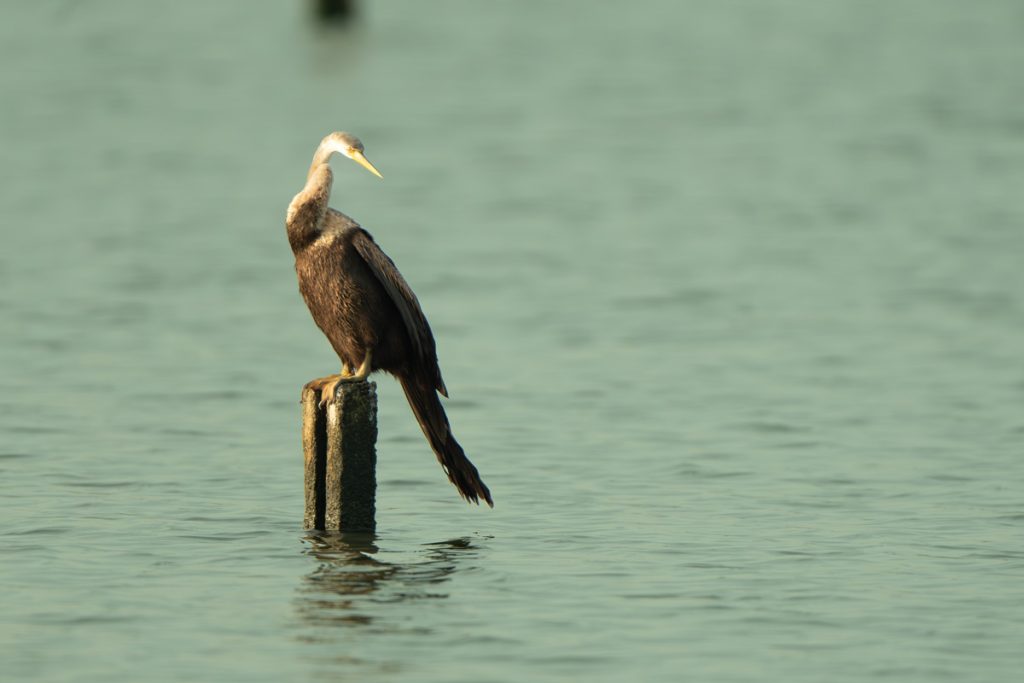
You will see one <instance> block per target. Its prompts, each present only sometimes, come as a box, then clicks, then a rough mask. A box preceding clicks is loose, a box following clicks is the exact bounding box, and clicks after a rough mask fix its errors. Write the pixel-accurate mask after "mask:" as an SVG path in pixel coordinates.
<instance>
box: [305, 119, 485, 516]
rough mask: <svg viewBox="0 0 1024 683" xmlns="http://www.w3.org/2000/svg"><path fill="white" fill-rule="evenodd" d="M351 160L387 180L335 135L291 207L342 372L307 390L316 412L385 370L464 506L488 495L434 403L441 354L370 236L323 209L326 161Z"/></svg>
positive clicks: (308, 282) (313, 301)
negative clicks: (349, 386)
mask: <svg viewBox="0 0 1024 683" xmlns="http://www.w3.org/2000/svg"><path fill="white" fill-rule="evenodd" d="M335 154H339V155H341V156H344V157H347V158H349V159H351V160H353V161H355V162H356V163H357V164H359V165H360V166H362V167H363V168H365V169H366V170H368V171H369V172H370V173H373V174H374V175H375V176H377V177H378V178H383V177H384V176H382V175H381V174H380V172H379V171H378V170H377V169H376V168H375V167H374V165H373V164H371V163H370V161H369V160H368V159H367V158H366V155H365V148H364V146H363V143H362V142H361V141H360V140H359V138H357V137H356V136H354V135H351V134H349V133H344V132H333V133H330V134H329V135H327V136H326V137H324V138H323V140H322V141H321V142H320V144H319V145H318V146H317V148H316V152H314V154H313V161H312V163H311V164H310V166H309V172H308V173H307V174H306V184H305V186H303V188H302V190H301V191H299V193H298V194H296V195H295V197H294V198H293V199H292V201H291V203H290V204H289V205H288V212H287V214H286V218H285V228H286V230H287V235H288V242H289V244H290V245H291V249H292V253H293V254H294V255H295V272H296V274H297V275H298V280H299V292H300V293H301V294H302V298H303V299H304V300H305V302H306V306H307V307H308V308H309V312H310V313H311V314H312V316H313V321H314V322H315V323H316V325H317V326H318V327H319V328H320V330H321V331H323V333H324V335H325V336H326V337H327V340H328V341H329V342H330V344H331V346H332V347H333V348H334V351H335V352H336V353H337V354H338V358H340V359H341V372H340V373H339V374H336V375H328V376H327V377H321V378H319V379H315V380H313V381H312V382H309V383H308V384H307V385H306V387H307V388H310V389H312V390H315V391H319V392H320V397H321V399H320V402H321V405H323V404H324V403H329V402H331V401H333V400H334V392H335V389H336V387H337V385H338V384H339V383H342V382H358V381H362V380H365V379H366V377H367V376H368V375H369V374H370V373H371V372H375V371H378V370H383V371H385V372H387V373H390V374H391V375H393V376H394V377H395V378H396V379H397V380H398V382H399V383H400V384H401V385H402V389H403V390H404V392H405V396H406V398H407V399H408V401H409V406H410V407H411V408H412V412H413V414H414V415H415V416H416V420H417V422H419V425H420V428H421V429H422V430H423V434H424V436H426V438H427V441H428V442H429V443H430V447H431V449H432V450H433V451H434V454H435V455H436V456H437V460H438V462H439V463H440V464H441V467H442V468H443V469H444V471H445V473H446V474H447V475H448V479H449V481H451V483H452V484H454V485H455V488H457V489H458V491H459V493H460V494H461V495H462V497H463V498H465V499H466V500H467V501H468V502H472V503H476V504H478V505H479V503H480V500H481V499H482V500H484V501H485V502H486V503H487V504H488V505H489V506H491V507H494V500H493V499H492V498H491V492H490V490H489V489H488V488H487V486H486V485H485V484H484V482H483V480H482V479H481V478H480V474H479V472H478V471H477V469H476V467H475V466H474V465H473V463H472V462H470V460H469V458H468V457H466V454H465V452H464V451H463V450H462V446H460V445H459V442H458V441H456V440H455V436H454V435H453V434H452V429H451V425H450V424H449V422H448V416H447V415H446V414H445V411H444V406H442V405H441V400H440V398H439V397H438V394H440V395H442V396H444V397H446V398H447V396H448V389H447V387H445V384H444V380H443V379H442V377H441V369H440V367H439V365H438V362H437V346H436V343H435V341H434V335H433V333H432V332H431V330H430V324H429V323H428V322H427V318H426V316H425V315H424V314H423V309H422V308H421V307H420V303H419V300H418V299H417V298H416V295H415V294H414V293H413V291H412V288H411V287H410V286H409V284H408V283H407V282H406V281H405V278H404V277H402V274H401V273H400V272H399V271H398V268H397V267H396V266H395V263H394V261H392V260H391V258H390V257H388V255H387V254H385V253H384V252H383V251H382V250H381V248H380V247H379V246H377V243H376V242H375V241H374V239H373V237H372V236H371V235H370V233H369V232H367V231H366V230H364V229H363V227H362V226H360V225H359V223H357V222H356V221H354V220H353V219H352V218H349V217H348V216H346V215H345V214H343V213H341V212H340V211H337V210H335V209H333V208H331V207H329V206H328V203H329V201H330V199H331V188H332V184H333V180H334V174H333V172H332V171H331V165H330V161H331V157H332V156H334V155H335Z"/></svg>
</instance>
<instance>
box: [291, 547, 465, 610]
mask: <svg viewBox="0 0 1024 683" xmlns="http://www.w3.org/2000/svg"><path fill="white" fill-rule="evenodd" d="M305 540H306V542H308V543H309V546H310V547H309V549H308V550H307V551H306V552H307V554H309V555H312V556H313V557H315V558H316V559H317V560H318V565H317V567H316V569H315V570H314V571H312V572H311V573H309V574H308V575H306V576H305V577H303V583H302V586H301V587H300V588H299V594H300V598H299V601H298V611H299V615H300V617H301V618H302V619H303V621H305V622H306V623H308V624H310V625H312V626H368V625H370V624H372V623H374V621H375V620H376V619H377V617H376V615H374V614H373V612H374V610H373V605H374V604H383V603H397V602H406V601H410V600H422V599H436V598H446V597H448V594H447V593H444V592H440V591H439V586H440V585H441V584H443V583H445V582H447V581H448V579H449V577H450V576H451V575H452V574H454V573H455V571H456V570H457V569H458V568H459V564H460V563H463V562H465V561H466V560H467V559H471V558H475V557H476V556H477V548H476V547H475V546H474V545H473V544H472V543H471V541H470V539H469V538H455V539H451V540H448V541H441V542H438V543H428V544H425V545H424V546H422V550H421V551H420V553H419V556H418V557H417V559H415V560H413V561H411V562H408V563H401V564H395V563H390V562H382V561H380V560H378V559H376V558H374V557H373V556H374V555H376V554H377V552H378V551H379V548H378V547H377V544H376V543H375V541H376V536H375V535H373V534H366V533H341V534H339V533H329V532H310V533H309V534H307V535H306V538H305Z"/></svg>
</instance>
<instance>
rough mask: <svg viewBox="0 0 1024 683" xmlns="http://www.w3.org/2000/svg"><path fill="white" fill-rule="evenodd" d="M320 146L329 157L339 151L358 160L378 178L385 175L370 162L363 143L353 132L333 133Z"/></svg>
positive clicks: (357, 161)
mask: <svg viewBox="0 0 1024 683" xmlns="http://www.w3.org/2000/svg"><path fill="white" fill-rule="evenodd" d="M320 148H321V149H322V150H324V151H325V152H326V155H327V157H328V158H330V156H331V154H334V153H335V152H337V153H338V154H341V155H343V156H346V157H348V158H349V159H351V160H352V161H354V162H356V163H357V164H359V165H360V166H362V167H363V168H365V169H366V170H367V171H369V172H370V173H372V174H373V175H375V176H377V177H378V178H383V177H384V176H382V175H381V174H380V171H378V170H377V169H376V168H374V167H373V164H371V163H370V162H369V160H368V159H367V158H366V155H365V154H363V143H362V142H361V141H360V140H359V138H357V137H356V136H355V135H352V134H351V133H340V132H339V133H331V134H330V135H328V136H327V137H325V138H324V139H323V141H322V142H321V143H320Z"/></svg>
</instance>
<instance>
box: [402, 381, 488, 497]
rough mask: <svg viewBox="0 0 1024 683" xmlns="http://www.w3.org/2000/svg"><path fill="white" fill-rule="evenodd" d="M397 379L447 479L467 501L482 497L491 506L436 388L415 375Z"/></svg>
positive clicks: (485, 487)
mask: <svg viewBox="0 0 1024 683" xmlns="http://www.w3.org/2000/svg"><path fill="white" fill-rule="evenodd" d="M398 380H399V381H400V382H401V383H402V389H404V390H405V397H406V398H407V399H409V406H410V407H411V408H412V412H413V413H414V414H415V415H416V420H417V421H418V422H419V423H420V427H421V428H422V429H423V434H424V435H425V436H426V437H427V441H429V442H430V447H431V448H432V449H434V453H435V454H436V455H437V461H438V462H440V463H441V467H443V468H444V471H445V473H446V474H447V475H448V479H449V481H451V482H452V483H453V484H455V488H457V489H458V490H459V493H460V494H462V497H463V498H465V499H466V500H468V501H472V502H474V503H479V502H480V499H481V498H483V499H484V501H486V503H487V504H488V505H490V506H491V507H494V501H493V500H491V492H490V491H489V490H488V489H487V486H486V485H485V484H484V482H483V481H481V479H480V474H479V472H477V471H476V467H474V466H473V463H471V462H470V461H469V458H467V457H466V453H465V452H464V451H463V450H462V446H460V445H459V442H458V441H456V440H455V436H454V435H453V434H452V428H451V426H450V425H449V424H448V416H447V415H445V412H444V407H443V406H442V405H441V399H439V398H438V397H437V390H436V389H435V388H434V387H433V386H430V385H429V384H428V383H427V382H424V381H422V380H420V379H419V378H417V377H410V376H400V377H399V378H398Z"/></svg>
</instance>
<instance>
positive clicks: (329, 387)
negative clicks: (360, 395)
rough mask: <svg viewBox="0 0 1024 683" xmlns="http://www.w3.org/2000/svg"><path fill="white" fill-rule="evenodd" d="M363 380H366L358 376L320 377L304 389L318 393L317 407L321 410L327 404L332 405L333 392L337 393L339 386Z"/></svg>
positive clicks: (333, 399)
mask: <svg viewBox="0 0 1024 683" xmlns="http://www.w3.org/2000/svg"><path fill="white" fill-rule="evenodd" d="M364 379H366V377H360V376H358V375H328V376H327V377H321V378H319V379H315V380H313V381H312V382H309V383H308V384H306V386H305V388H306V389H312V390H313V391H318V392H320V401H319V406H320V407H321V408H323V407H324V406H326V405H328V404H331V403H334V401H335V392H336V391H337V389H338V385H339V384H347V383H351V382H362V381H363V380H364Z"/></svg>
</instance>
